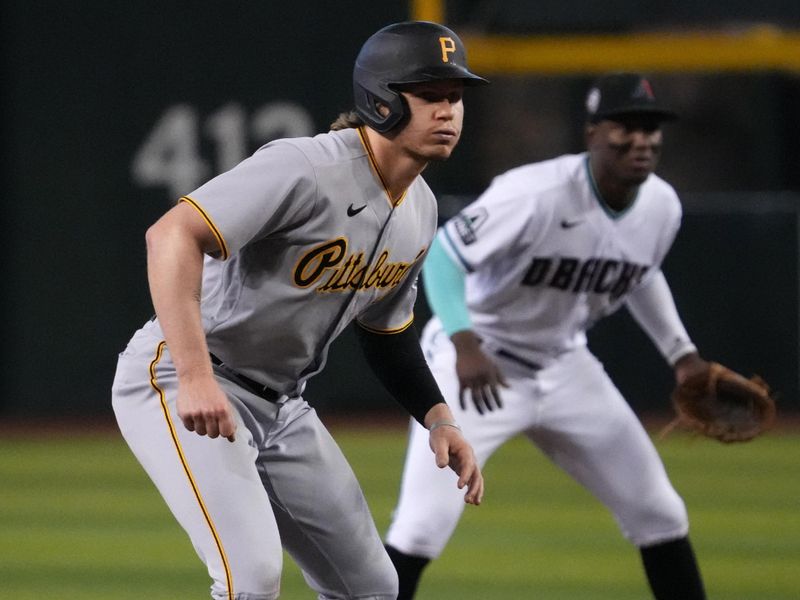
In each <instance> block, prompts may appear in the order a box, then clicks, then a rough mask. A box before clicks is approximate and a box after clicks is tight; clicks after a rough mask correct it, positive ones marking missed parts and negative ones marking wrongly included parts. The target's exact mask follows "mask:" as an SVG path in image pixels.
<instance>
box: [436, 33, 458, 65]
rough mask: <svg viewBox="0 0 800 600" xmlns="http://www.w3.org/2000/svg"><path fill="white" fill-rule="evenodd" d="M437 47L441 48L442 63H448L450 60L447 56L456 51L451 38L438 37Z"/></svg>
mask: <svg viewBox="0 0 800 600" xmlns="http://www.w3.org/2000/svg"><path fill="white" fill-rule="evenodd" d="M439 45H440V46H441V47H442V62H450V58H449V57H448V56H447V54H448V53H449V52H455V51H456V43H455V42H454V41H453V38H451V37H440V38H439Z"/></svg>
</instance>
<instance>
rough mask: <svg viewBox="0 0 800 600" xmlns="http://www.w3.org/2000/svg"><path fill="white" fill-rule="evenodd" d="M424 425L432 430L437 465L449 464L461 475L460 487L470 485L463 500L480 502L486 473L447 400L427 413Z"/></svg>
mask: <svg viewBox="0 0 800 600" xmlns="http://www.w3.org/2000/svg"><path fill="white" fill-rule="evenodd" d="M425 426H426V427H427V428H428V429H429V430H431V432H430V437H429V440H428V441H429V444H430V447H431V450H433V453H434V455H435V456H436V466H437V467H439V468H440V469H444V468H445V467H447V466H449V467H450V468H451V469H453V471H455V472H456V474H457V475H458V489H460V490H461V489H464V487H466V488H467V492H466V494H465V495H464V502H466V503H467V504H475V505H476V506H477V505H478V504H480V503H481V500H482V499H483V475H482V474H481V469H480V467H479V466H478V461H477V460H476V458H475V453H474V452H473V450H472V446H470V445H469V442H467V440H466V439H465V438H464V436H463V435H462V433H461V429H460V428H459V427H458V425H457V424H456V422H455V420H454V419H453V413H452V412H450V407H449V406H447V404H445V403H444V402H441V403H439V404H436V405H434V406H433V407H432V408H431V409H430V410H429V411H428V413H427V414H426V415H425Z"/></svg>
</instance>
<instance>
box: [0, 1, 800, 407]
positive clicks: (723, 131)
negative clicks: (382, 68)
mask: <svg viewBox="0 0 800 600" xmlns="http://www.w3.org/2000/svg"><path fill="white" fill-rule="evenodd" d="M408 18H419V19H427V20H435V21H439V22H443V23H446V24H447V25H449V26H450V27H452V28H453V29H455V30H456V32H457V33H459V34H460V35H461V37H462V38H463V40H464V41H465V43H466V45H467V48H468V55H469V59H470V66H471V68H472V70H473V71H475V72H477V73H480V74H482V75H484V76H486V77H488V78H489V79H491V80H492V82H493V85H491V86H489V87H487V88H482V89H476V90H469V91H468V95H467V97H466V123H465V131H464V135H463V138H462V142H461V144H460V146H459V148H458V149H457V150H456V153H455V154H454V156H453V158H452V159H451V160H450V161H448V162H447V163H443V164H438V165H433V166H431V167H430V168H429V170H428V171H426V174H425V177H426V179H427V180H428V182H429V184H430V185H431V187H432V188H433V189H434V191H435V192H436V193H437V194H438V195H439V196H440V198H441V214H442V217H443V218H445V217H448V216H450V215H452V214H453V213H455V212H456V211H457V210H458V209H459V208H460V207H461V206H463V205H464V204H465V203H466V202H468V201H469V200H471V199H472V198H474V197H475V196H476V195H477V194H479V193H480V192H481V191H482V189H483V188H484V187H485V186H486V185H487V184H488V183H489V182H490V180H491V178H492V177H493V176H494V175H496V174H498V173H499V172H501V171H503V170H505V169H508V168H510V167H513V166H516V165H519V164H522V163H526V162H531V161H536V160H541V159H544V158H549V157H552V156H555V155H558V154H562V153H566V152H579V151H581V150H582V127H583V123H582V116H583V98H584V94H585V92H586V90H587V88H588V86H589V84H590V83H591V81H592V79H593V78H594V77H595V76H596V75H597V74H598V73H600V72H603V71H610V70H623V69H624V70H636V71H640V72H643V73H646V74H648V75H650V76H651V81H652V83H653V87H654V89H655V92H656V94H657V95H658V96H660V97H661V98H662V99H663V101H664V103H665V104H667V105H669V106H671V107H672V108H674V110H676V111H677V112H678V113H679V114H680V116H681V119H680V120H679V121H678V122H676V123H675V124H670V125H667V126H666V127H665V148H664V156H663V159H662V163H661V166H660V168H659V173H660V174H661V175H662V176H663V177H664V178H666V179H667V180H668V181H670V182H671V183H673V185H675V187H676V188H677V189H678V191H679V193H680V194H681V197H682V200H683V203H684V211H685V217H684V227H683V229H682V231H681V233H680V234H679V237H678V239H677V241H676V243H675V246H674V248H673V251H672V253H671V255H670V256H669V258H668V260H667V263H666V264H665V271H666V273H667V276H668V278H669V279H670V281H671V284H672V287H673V291H674V293H675V298H676V301H677V304H678V307H679V310H680V311H681V313H682V315H683V318H684V321H685V323H686V325H687V328H688V329H689V332H690V334H691V335H692V336H693V338H694V339H695V342H696V343H697V345H698V346H699V347H700V349H701V351H702V353H703V354H704V355H705V356H706V357H707V358H712V359H715V360H718V361H720V362H723V363H726V364H728V365H730V366H732V367H734V368H736V369H738V370H740V371H742V372H744V373H746V374H750V373H754V372H757V373H760V374H761V375H762V376H764V377H765V378H766V379H767V380H768V381H770V382H771V383H772V384H773V386H774V387H775V388H776V390H777V391H778V393H779V394H780V398H781V410H782V411H783V412H784V413H786V414H797V411H798V401H797V396H798V379H799V377H800V375H799V373H800V360H799V359H798V342H799V340H798V337H800V318H798V290H799V289H800V277H799V276H798V255H799V254H800V237H798V231H799V228H800V219H799V213H800V4H799V3H796V2H794V3H793V2H786V1H785V0H784V1H780V0H762V1H761V2H759V3H754V2H748V1H746V0H728V1H725V2H723V1H721V0H717V1H716V2H715V1H713V0H709V2H705V3H702V4H697V3H696V2H693V1H689V0H673V1H672V2H670V3H663V2H653V1H649V0H613V1H606V2H602V3H599V2H589V1H574V0H573V1H569V0H538V1H537V2H529V1H523V0H518V1H509V0H506V1H502V2H501V1H488V0H487V1H468V0H461V1H452V2H446V1H422V0H420V1H415V2H408V1H407V0H382V1H381V2H364V1H358V0H343V1H340V2H327V1H323V0H305V1H304V2H303V3H302V4H296V3H288V2H252V1H232V2H225V3H223V2H211V1H208V0H195V1H193V2H183V1H176V2H169V3H165V2H154V1H151V0H142V1H139V2H132V3H110V2H101V1H100V0H82V1H78V2H73V3H66V4H64V3H57V4H53V3H52V2H44V1H41V0H25V1H22V0H6V1H5V2H3V3H2V7H1V8H0V31H1V34H0V44H2V53H1V54H0V60H2V64H1V66H0V68H1V69H2V72H1V74H2V82H3V83H2V88H0V94H2V96H0V98H1V100H0V102H1V104H0V105H1V106H2V136H1V137H0V139H2V144H3V152H2V163H0V169H2V171H0V173H1V175H2V181H3V183H4V190H3V196H4V206H5V209H4V210H3V231H4V236H5V240H6V242H5V247H6V258H5V260H4V261H3V263H2V271H3V272H2V275H3V277H2V281H3V294H2V304H3V305H2V310H3V314H5V315H6V317H5V318H4V319H3V337H2V339H3V344H2V348H3V350H2V352H3V356H2V362H1V363H0V364H1V365H2V373H0V386H2V388H1V390H0V392H1V393H0V421H5V422H13V421H16V420H25V421H36V420H50V419H53V418H59V419H76V420H80V419H84V418H93V419H94V418H101V419H102V418H107V417H110V416H111V409H110V387H111V381H112V379H113V374H114V369H115V365H116V356H117V353H118V352H120V351H121V350H122V348H123V347H124V346H125V344H126V342H127V340H128V338H129V337H130V335H131V334H132V333H133V331H134V330H135V329H137V328H138V327H139V326H140V325H141V324H142V323H143V322H144V321H145V320H146V319H148V318H149V317H150V316H151V315H152V307H151V305H150V300H149V296H148V293H147V286H146V274H145V248H144V232H145V229H146V228H147V226H148V225H149V224H150V223H152V222H153V221H154V220H155V219H157V218H158V216H160V215H161V214H162V213H163V212H164V211H166V210H167V209H168V208H169V207H170V206H172V205H173V203H174V202H175V201H176V199H177V198H178V197H180V196H181V195H182V194H185V193H188V192H190V191H191V190H192V189H194V188H195V187H197V186H198V185H199V184H201V183H203V182H204V181H205V180H207V179H208V178H210V177H211V176H212V175H214V174H216V173H219V172H221V171H224V170H227V169H228V168H230V167H232V166H233V165H235V164H236V163H237V162H239V161H240V160H242V159H243V158H244V157H246V156H247V155H249V154H250V153H252V152H253V151H254V150H255V149H256V148H258V147H259V146H260V145H262V144H263V143H265V142H267V141H269V140H270V139H274V138H277V137H284V136H300V135H312V134H315V133H318V132H322V131H327V128H328V125H329V124H330V123H331V122H332V121H333V120H334V119H335V117H336V116H337V115H338V113H339V112H341V111H343V110H348V109H349V108H350V107H351V103H352V101H351V95H352V90H351V70H352V64H353V60H354V58H355V56H356V54H357V52H358V49H359V47H360V46H361V44H362V43H363V41H364V40H365V39H366V38H367V37H368V36H369V35H370V34H371V33H373V32H374V31H375V30H377V29H378V28H380V27H382V26H384V25H387V24H389V23H392V22H396V21H402V20H406V19H408ZM428 316H429V312H428V309H427V306H426V305H425V302H424V299H423V298H420V301H419V306H418V316H417V322H418V324H419V325H421V324H423V323H424V322H425V320H426V319H427V318H428ZM591 344H592V347H593V349H594V350H595V352H596V353H597V354H598V355H599V356H600V358H601V359H602V360H603V361H604V362H605V363H606V365H607V368H608V370H609V371H610V372H611V373H612V375H613V376H614V377H615V378H616V380H617V381H618V383H619V386H620V388H621V389H622V390H623V392H624V393H625V394H626V395H627V396H628V399H629V401H630V402H631V404H632V405H633V406H634V408H635V409H636V410H637V411H639V412H641V413H648V412H656V413H657V412H663V411H666V410H668V402H667V396H668V393H669V389H670V388H671V382H672V380H671V372H670V370H669V369H668V368H666V365H665V364H664V363H663V360H662V359H661V357H660V356H659V355H658V354H657V353H656V351H655V350H654V348H653V347H652V346H651V344H650V342H649V341H648V340H647V339H646V338H645V337H644V334H642V333H641V332H639V330H638V329H637V328H636V326H635V325H634V324H633V323H632V321H631V319H630V318H629V317H628V315H627V314H626V313H625V312H621V313H619V314H617V315H615V316H613V317H611V318H609V319H607V320H606V321H605V322H602V323H601V324H600V325H598V327H597V328H596V330H594V331H593V332H592V339H591ZM308 399H309V400H310V401H311V403H312V404H314V405H315V406H316V407H317V408H318V410H319V411H320V412H321V413H323V414H329V415H354V414H356V413H358V414H369V413H374V414H375V415H384V416H385V415H387V414H397V415H398V417H399V415H400V413H399V409H397V408H396V407H395V406H394V404H393V403H392V401H391V400H389V399H388V397H387V396H386V395H385V393H384V392H383V390H382V389H381V388H380V387H379V386H378V385H377V383H376V382H375V380H374V379H373V378H372V376H371V374H370V373H369V372H368V369H367V367H366V366H365V363H364V361H363V359H362V358H361V356H360V354H359V352H358V350H357V349H356V347H355V344H354V342H353V339H352V337H351V335H350V334H349V332H348V333H347V334H345V335H344V336H343V337H342V338H341V339H340V340H339V341H338V342H337V343H336V345H335V347H334V349H333V352H332V355H331V358H330V360H329V363H328V366H327V368H326V369H325V371H324V372H323V373H322V374H320V375H319V376H318V377H317V378H316V379H315V380H314V381H313V382H312V384H311V386H310V389H309V391H308Z"/></svg>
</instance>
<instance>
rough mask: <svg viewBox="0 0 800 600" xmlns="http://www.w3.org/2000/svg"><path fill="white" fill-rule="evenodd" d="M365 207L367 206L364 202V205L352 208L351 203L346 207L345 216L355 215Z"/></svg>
mask: <svg viewBox="0 0 800 600" xmlns="http://www.w3.org/2000/svg"><path fill="white" fill-rule="evenodd" d="M365 208H367V205H366V204H365V205H364V206H359V207H358V208H353V205H352V204H351V205H350V206H348V207H347V216H348V217H355V216H356V215H357V214H358V213H360V212H361V211H362V210H364V209H365Z"/></svg>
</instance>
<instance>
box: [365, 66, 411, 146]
mask: <svg viewBox="0 0 800 600" xmlns="http://www.w3.org/2000/svg"><path fill="white" fill-rule="evenodd" d="M353 94H354V96H355V108H356V112H357V113H358V115H359V116H360V117H361V118H362V119H363V120H364V122H365V123H366V124H367V125H369V126H370V127H372V129H374V130H375V131H377V132H378V133H386V132H387V131H389V130H390V129H391V128H392V127H394V126H395V125H397V124H398V123H399V122H400V120H401V119H402V118H403V117H404V116H405V114H406V113H407V111H408V107H407V106H406V101H405V99H404V98H403V96H402V95H401V94H400V93H399V92H396V91H395V90H392V89H389V88H388V87H384V86H381V85H380V84H379V83H377V82H376V81H374V80H373V78H372V77H370V76H369V75H368V74H363V75H362V76H361V77H357V78H355V80H354V85H353ZM379 104H382V105H384V106H386V107H387V108H388V109H389V113H388V114H386V115H382V114H381V112H380V110H379V109H378V105H379Z"/></svg>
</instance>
